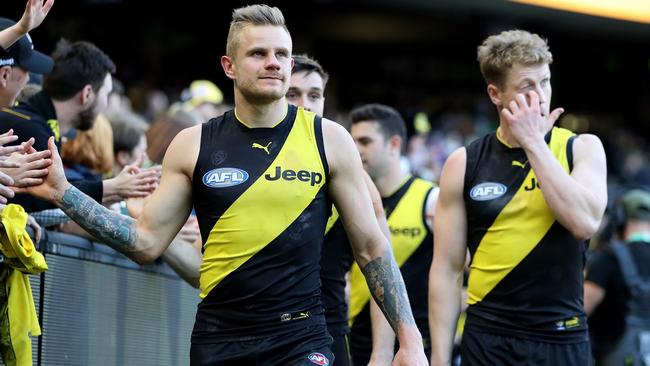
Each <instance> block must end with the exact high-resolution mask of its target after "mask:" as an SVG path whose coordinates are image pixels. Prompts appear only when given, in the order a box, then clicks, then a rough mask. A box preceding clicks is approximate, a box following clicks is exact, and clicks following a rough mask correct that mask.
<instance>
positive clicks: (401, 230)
mask: <svg viewBox="0 0 650 366" xmlns="http://www.w3.org/2000/svg"><path fill="white" fill-rule="evenodd" d="M421 232H422V230H420V228H419V227H394V226H391V227H390V233H391V235H394V236H399V235H404V236H410V237H411V238H415V237H416V236H418V235H420V233H421Z"/></svg>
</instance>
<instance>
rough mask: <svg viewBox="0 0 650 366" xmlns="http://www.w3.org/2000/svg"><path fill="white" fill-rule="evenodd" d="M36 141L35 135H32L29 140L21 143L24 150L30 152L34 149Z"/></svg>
mask: <svg viewBox="0 0 650 366" xmlns="http://www.w3.org/2000/svg"><path fill="white" fill-rule="evenodd" d="M34 142H36V140H35V139H34V138H33V137H30V138H29V140H27V141H24V142H22V143H21V145H22V146H23V151H25V152H28V151H29V150H30V149H32V150H33V149H34V148H33V146H34ZM34 151H36V150H34Z"/></svg>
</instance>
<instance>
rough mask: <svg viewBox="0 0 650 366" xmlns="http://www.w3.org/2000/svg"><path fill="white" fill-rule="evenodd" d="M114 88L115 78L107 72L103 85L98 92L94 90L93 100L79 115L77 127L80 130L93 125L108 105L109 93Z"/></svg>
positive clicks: (87, 128) (85, 129)
mask: <svg viewBox="0 0 650 366" xmlns="http://www.w3.org/2000/svg"><path fill="white" fill-rule="evenodd" d="M111 90H113V78H112V77H111V74H107V75H106V77H105V78H104V82H103V83H102V86H101V87H100V88H99V90H98V91H97V92H94V91H93V98H94V99H93V100H92V102H91V103H90V104H89V105H88V106H87V107H86V108H85V109H84V110H83V111H81V112H79V115H78V116H77V117H78V118H77V120H76V123H75V128H76V129H78V130H80V131H87V130H89V129H91V128H92V127H93V124H94V123H95V119H97V115H98V114H100V113H102V112H103V111H104V110H105V109H106V106H108V94H110V92H111Z"/></svg>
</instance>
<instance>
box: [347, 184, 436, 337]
mask: <svg viewBox="0 0 650 366" xmlns="http://www.w3.org/2000/svg"><path fill="white" fill-rule="evenodd" d="M432 187H433V184H432V183H430V182H427V181H424V180H422V179H415V180H414V181H413V183H412V184H411V186H410V187H409V188H408V190H407V191H406V193H405V194H404V196H403V197H402V199H400V201H399V202H398V203H397V206H395V209H394V210H393V212H392V213H391V214H390V217H389V218H388V220H387V221H388V227H389V228H390V230H391V246H392V248H393V255H394V256H395V261H396V262H397V265H398V266H400V267H401V266H402V265H403V264H404V263H406V261H407V260H408V259H409V258H410V257H411V255H412V254H413V253H414V252H415V250H416V249H417V248H419V247H420V245H433V243H422V241H423V240H424V238H425V237H426V236H427V233H428V231H427V227H426V226H425V224H424V218H423V217H422V214H423V209H424V204H425V202H426V199H427V192H429V190H430V189H431V188H432ZM404 229H406V230H408V231H410V233H409V234H405V233H403V232H402V231H401V230H404ZM411 230H412V231H411ZM424 280H426V279H424ZM350 284H351V291H350V310H349V313H350V314H349V316H350V324H352V323H354V319H355V318H356V317H357V315H359V313H360V312H361V311H362V310H363V308H364V307H365V306H366V304H368V301H370V296H371V295H370V290H369V289H368V284H367V283H366V279H365V277H364V276H363V273H362V272H361V269H360V268H359V265H358V264H357V263H354V264H353V265H352V269H351V270H350Z"/></svg>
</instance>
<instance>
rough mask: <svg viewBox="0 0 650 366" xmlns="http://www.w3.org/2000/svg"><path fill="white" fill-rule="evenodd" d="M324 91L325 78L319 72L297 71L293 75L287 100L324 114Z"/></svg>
mask: <svg viewBox="0 0 650 366" xmlns="http://www.w3.org/2000/svg"><path fill="white" fill-rule="evenodd" d="M324 92H325V87H324V86H323V78H321V76H320V75H318V73H316V72H310V73H307V71H300V72H296V73H293V74H292V75H291V83H290V84H289V91H288V92H287V95H286V96H287V102H289V103H291V104H293V105H297V106H298V107H303V108H305V109H306V110H308V111H312V112H314V113H316V114H317V115H319V116H322V115H323V109H324V108H325V97H324V96H323V94H324Z"/></svg>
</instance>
